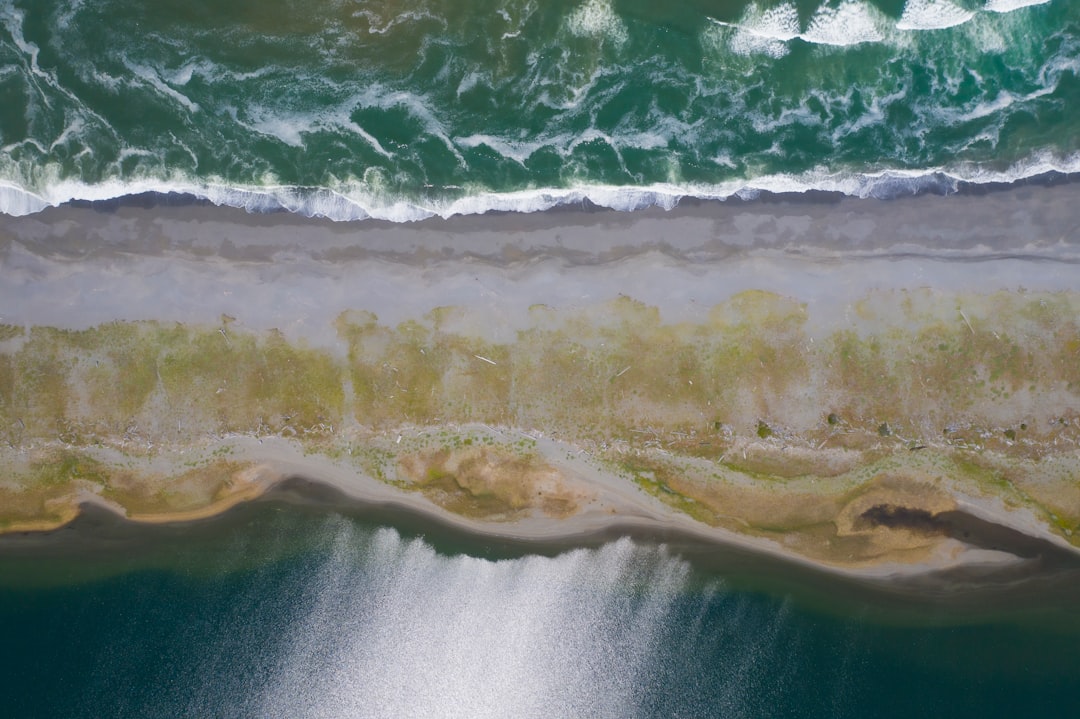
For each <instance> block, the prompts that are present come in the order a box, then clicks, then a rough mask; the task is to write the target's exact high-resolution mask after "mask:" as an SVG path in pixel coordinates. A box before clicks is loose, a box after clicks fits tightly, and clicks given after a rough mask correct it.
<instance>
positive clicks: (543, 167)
mask: <svg viewBox="0 0 1080 719" xmlns="http://www.w3.org/2000/svg"><path fill="white" fill-rule="evenodd" d="M1078 63H1080V4H1077V3H1076V2H1072V0H779V1H777V0H762V1H759V0H755V1H754V2H746V1H745V0H671V1H670V2H664V3H655V2H646V1H645V0H470V2H460V1H459V0H415V1H414V2H408V3H403V2H400V1H399V0H258V1H257V2H256V1H255V0H157V1H156V2H146V1H145V0H93V1H90V0H0V211H2V212H6V213H9V214H24V213H28V212H34V211H37V210H40V209H42V208H43V207H46V206H48V205H51V204H57V203H62V202H64V201H67V200H70V199H84V200H93V199H105V198H114V197H122V196H125V195H130V194H137V193H144V192H179V193H187V194H191V195H195V196H198V197H202V198H207V199H210V200H211V201H213V202H215V203H219V204H226V205H234V206H240V207H246V208H249V209H254V210H272V209H282V208H284V209H288V210H291V211H295V212H300V213H304V214H309V215H323V216H327V217H331V218H335V219H354V218H364V217H369V216H374V217H379V218H384V219H390V220H394V221H402V220H411V219H418V218H421V217H426V216H430V215H433V214H434V215H443V216H446V215H453V214H461V213H478V212H484V211H487V210H492V209H501V210H521V211H535V210H543V209H547V208H550V207H552V206H556V205H560V204H578V205H579V204H585V205H590V204H597V205H602V206H609V207H615V208H620V209H629V208H638V207H643V206H648V205H653V204H658V205H662V206H665V207H670V206H672V205H673V204H675V203H676V202H677V201H678V200H679V199H680V198H682V197H703V198H726V197H731V196H740V197H753V196H755V195H756V194H758V193H760V192H761V191H768V192H797V191H805V190H814V189H817V190H829V191H837V192H842V193H847V194H852V195H859V196H875V197H892V196H896V195H900V194H908V193H912V192H920V191H922V192H938V193H947V192H951V191H954V190H956V189H962V188H964V187H966V186H968V185H970V184H972V183H974V184H984V183H1011V182H1016V181H1019V180H1023V179H1025V178H1029V177H1032V176H1040V175H1046V174H1047V173H1066V174H1068V173H1073V172H1076V171H1077V170H1078V169H1080V111H1078V110H1080V79H1078Z"/></svg>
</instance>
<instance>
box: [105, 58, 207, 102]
mask: <svg viewBox="0 0 1080 719" xmlns="http://www.w3.org/2000/svg"><path fill="white" fill-rule="evenodd" d="M123 61H124V66H125V67H127V69H128V70H131V72H133V73H134V74H135V75H136V76H138V77H139V78H141V79H142V80H143V81H144V82H145V83H146V84H147V85H149V86H150V87H152V88H154V89H155V90H157V91H158V92H159V93H161V94H162V95H165V96H167V97H171V98H172V99H173V100H176V101H177V102H179V103H180V104H181V105H183V106H184V107H186V108H187V109H188V111H189V112H198V110H199V105H198V103H196V102H194V101H192V100H191V98H189V97H188V96H187V95H185V94H183V93H182V92H180V91H179V90H176V89H175V88H173V87H170V86H169V84H168V83H166V82H165V81H164V80H162V79H161V74H160V73H159V72H158V71H157V70H156V69H154V68H152V67H148V66H146V65H143V64H141V63H137V62H133V61H132V60H130V59H128V58H126V57H125V58H123Z"/></svg>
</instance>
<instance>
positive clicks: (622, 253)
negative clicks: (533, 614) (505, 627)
mask: <svg viewBox="0 0 1080 719" xmlns="http://www.w3.org/2000/svg"><path fill="white" fill-rule="evenodd" d="M1073 190H1074V187H1073V186H1072V185H1069V184H1067V183H1066V184H1059V185H1051V186H1047V187H1036V188H1030V187H1019V188H1013V189H1011V190H1008V191H994V192H991V193H989V194H987V195H959V196H952V197H947V198H946V197H935V196H919V197H914V198H908V199H897V200H892V201H888V202H879V201H865V200H854V199H850V198H848V199H841V198H838V197H834V196H819V197H814V198H799V197H775V198H766V199H759V200H757V201H753V202H743V201H729V202H725V203H701V204H691V205H688V206H684V207H681V208H677V209H675V210H673V211H670V212H666V213H665V212H661V211H659V210H650V211H644V212H639V213H613V212H590V211H572V210H564V211H559V212H549V213H543V214H535V215H514V214H510V215H496V216H484V217H467V218H454V219H451V220H431V221H425V222H422V223H418V224H416V225H388V224H381V223H332V222H327V221H321V220H307V219H304V218H300V217H297V216H294V215H284V214H270V215H248V214H245V213H242V212H239V211H235V210H230V209H225V208H215V207H212V206H207V205H204V204H200V203H194V202H190V201H189V202H186V203H180V204H177V203H176V202H175V200H176V198H172V199H170V198H165V197H156V198H144V199H146V200H147V201H146V202H142V201H140V202H128V203H118V204H97V205H92V206H82V207H70V206H68V207H61V208H57V209H54V210H49V211H46V212H43V213H40V214H37V215H32V216H27V217H21V218H10V217H8V218H4V219H3V220H2V221H0V267H2V271H3V277H4V281H3V282H2V283H0V307H2V308H3V311H2V315H3V316H2V317H0V323H2V324H0V420H2V426H3V431H4V436H3V447H2V448H0V463H2V466H3V475H2V477H0V498H2V502H0V530H3V531H7V532H8V533H17V532H25V531H31V530H34V531H48V530H49V529H50V528H52V527H56V526H60V525H62V524H64V523H65V522H68V521H70V520H71V519H72V517H73V516H75V514H76V513H77V511H78V509H79V507H80V506H85V504H86V503H93V504H95V505H98V506H104V507H108V508H109V509H110V511H114V512H116V513H117V514H120V515H122V516H126V517H128V518H129V519H131V520H133V521H142V522H182V521H192V520H196V519H199V518H202V517H206V516H210V515H213V514H216V513H219V512H222V511H224V510H226V509H228V508H230V507H232V506H235V505H236V504H237V503H239V502H245V501H250V500H252V499H254V498H256V497H258V496H260V495H262V494H263V493H265V492H267V491H268V490H270V489H272V488H273V487H275V486H280V485H281V484H282V483H283V482H287V481H288V480H289V479H290V478H294V477H304V478H306V479H309V480H311V481H314V482H318V483H322V484H324V485H326V486H329V487H333V488H334V489H335V490H338V491H340V492H341V493H342V495H343V496H345V497H348V498H349V499H350V501H355V502H361V503H367V504H374V505H393V506H396V507H399V508H406V509H408V510H409V511H414V512H418V513H421V514H424V515H426V516H430V517H432V518H434V519H437V520H438V521H441V522H446V523H450V524H452V525H454V526H456V527H458V528H460V529H462V530H463V531H469V532H473V533H480V534H486V535H490V536H493V537H513V538H518V539H524V540H535V541H541V540H549V539H552V538H559V537H562V538H568V537H570V538H572V537H574V536H586V535H589V534H595V533H596V532H600V531H603V530H604V529H605V528H607V527H637V528H639V529H642V530H650V531H679V532H681V533H684V534H687V535H690V536H694V537H697V538H699V539H700V540H701V541H703V542H720V543H726V544H729V545H738V546H742V547H747V548H751V549H753V550H755V551H759V552H765V553H769V554H772V555H775V556H779V557H784V558H789V559H792V560H793V561H798V562H801V563H807V564H810V565H812V566H815V567H822V568H827V569H829V570H831V571H838V572H844V573H850V574H855V575H858V576H867V577H879V578H880V577H894V576H898V575H905V576H911V575H918V574H926V573H928V572H943V571H949V570H952V569H955V568H957V567H969V568H970V567H983V568H987V569H988V571H989V570H996V569H1001V570H1002V571H1004V570H1005V568H1015V567H1016V566H1030V565H1032V563H1033V562H1034V563H1035V564H1039V563H1041V565H1040V566H1047V567H1052V566H1059V565H1061V564H1062V563H1065V564H1069V563H1070V562H1072V561H1073V559H1072V558H1074V557H1075V556H1076V547H1077V545H1076V542H1077V541H1078V540H1077V539H1076V537H1075V536H1074V533H1075V531H1076V530H1077V529H1078V528H1080V489H1078V487H1080V483H1078V482H1077V478H1078V477H1080V454H1078V453H1077V440H1078V439H1080V414H1078V408H1080V401H1078V400H1080V372H1078V369H1077V368H1078V367H1080V363H1078V362H1076V357H1077V354H1078V353H1080V325H1078V323H1077V320H1076V318H1077V316H1080V315H1078V310H1080V291H1078V289H1077V287H1076V283H1075V262H1076V261H1077V259H1078V253H1077V249H1078V246H1077V240H1076V228H1077V224H1078V223H1080V220H1077V217H1076V213H1075V210H1074V209H1073V203H1072V201H1071V199H1070V195H1071V194H1073Z"/></svg>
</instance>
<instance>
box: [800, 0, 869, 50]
mask: <svg viewBox="0 0 1080 719" xmlns="http://www.w3.org/2000/svg"><path fill="white" fill-rule="evenodd" d="M883 24H884V18H883V17H882V15H881V13H880V12H878V11H877V10H875V9H874V8H872V7H871V6H869V5H867V4H866V3H863V2H858V1H857V0H843V2H841V3H839V4H838V5H823V6H821V8H819V9H818V11H817V12H816V13H814V16H813V17H812V18H810V22H809V23H808V24H807V27H806V32H804V33H802V35H800V37H801V38H802V39H803V40H804V41H806V42H809V43H814V44H816V45H858V44H860V43H864V42H880V41H881V40H882V39H883V38H884V35H883V34H882V30H881V28H882V26H883Z"/></svg>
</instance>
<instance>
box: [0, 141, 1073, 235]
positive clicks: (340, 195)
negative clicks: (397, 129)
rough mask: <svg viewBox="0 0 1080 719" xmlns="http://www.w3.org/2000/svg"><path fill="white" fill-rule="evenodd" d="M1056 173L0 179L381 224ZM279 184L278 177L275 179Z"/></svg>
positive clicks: (1, 186)
mask: <svg viewBox="0 0 1080 719" xmlns="http://www.w3.org/2000/svg"><path fill="white" fill-rule="evenodd" d="M1047 173H1062V174H1076V173H1080V153H1077V154H1074V155H1070V156H1068V157H1064V158H1062V157H1057V156H1054V155H1050V154H1048V153H1044V154H1038V155H1035V156H1033V157H1031V158H1029V159H1028V160H1026V161H1024V162H1020V163H1017V164H1015V165H1013V166H1012V167H1011V168H1008V169H1006V170H1004V171H997V170H989V169H986V168H984V167H981V166H978V165H961V166H957V167H942V168H929V169H925V170H886V171H881V172H876V173H863V174H855V173H834V172H829V171H827V170H824V169H821V170H816V171H811V172H807V173H803V174H799V175H789V174H776V175H767V176H763V177H758V178H755V179H753V180H731V181H728V182H724V183H719V184H710V185H693V184H680V183H657V184H652V185H643V186H618V185H581V186H577V187H569V188H541V189H534V190H519V191H516V192H487V191H478V192H472V193H469V194H467V195H466V196H464V197H460V198H458V199H452V200H427V201H421V200H410V199H407V198H401V197H393V196H390V195H388V194H386V193H385V192H381V191H377V190H373V189H372V186H373V183H371V182H370V181H369V182H351V183H350V182H342V183H340V184H339V185H337V186H335V187H333V188H299V187H290V186H285V185H273V184H266V185H261V186H242V187H237V186H235V185H230V184H227V183H225V182H224V181H206V182H196V181H193V180H186V179H184V178H180V177H178V178H173V179H169V180H151V179H144V180H138V181H130V182H118V181H114V182H103V183H98V184H93V185H90V184H85V183H81V182H72V181H60V182H56V183H53V184H50V185H48V186H47V187H46V188H44V189H41V190H32V189H28V188H25V187H23V186H20V185H19V184H17V183H15V182H11V181H10V180H8V181H4V180H0V212H2V213H4V214H7V215H14V216H21V215H28V214H33V213H35V212H40V211H42V210H44V209H46V208H48V207H55V206H58V205H61V204H64V203H66V202H71V201H75V200H78V201H103V200H112V199H117V198H122V197H125V196H131V195H138V194H142V193H150V192H153V193H161V194H168V193H175V194H182V195H189V196H192V197H196V198H199V199H204V200H207V201H209V202H211V203H213V204H216V205H222V206H228V207H236V208H240V209H244V210H247V211H249V212H271V211H276V210H286V211H288V212H292V213H296V214H299V215H304V216H307V217H325V218H328V219H331V220H339V221H350V220H363V219H369V218H372V219H378V220H386V221H389V222H413V221H416V220H423V219H426V218H429V217H443V218H447V217H453V216H456V215H476V214H483V213H485V212H492V211H495V212H522V213H528V212H543V211H545V210H550V209H552V208H555V207H562V206H575V205H577V206H582V205H594V206H598V207H606V208H610V209H613V210H626V211H629V210H640V209H644V208H647V207H660V208H663V209H665V210H670V209H672V208H674V207H675V206H677V205H678V204H679V201H680V200H682V199H683V198H695V199H702V200H726V199H730V198H732V197H739V198H743V199H752V198H754V197H757V196H758V195H760V194H761V193H762V192H768V193H776V194H785V193H795V194H798V193H804V192H808V191H814V190H818V191H825V192H836V193H840V194H844V195H850V196H853V197H863V198H869V197H893V196H896V195H900V194H913V193H917V192H920V191H926V190H933V191H951V190H954V189H956V188H957V187H958V186H959V185H960V184H962V183H970V184H989V183H1003V184H1007V183H1012V182H1016V181H1018V180H1022V179H1025V178H1030V177H1036V176H1039V175H1044V174H1047ZM269 179H272V178H269Z"/></svg>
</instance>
